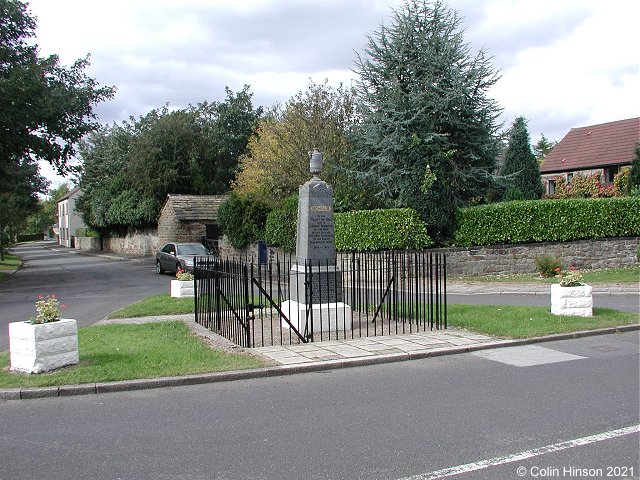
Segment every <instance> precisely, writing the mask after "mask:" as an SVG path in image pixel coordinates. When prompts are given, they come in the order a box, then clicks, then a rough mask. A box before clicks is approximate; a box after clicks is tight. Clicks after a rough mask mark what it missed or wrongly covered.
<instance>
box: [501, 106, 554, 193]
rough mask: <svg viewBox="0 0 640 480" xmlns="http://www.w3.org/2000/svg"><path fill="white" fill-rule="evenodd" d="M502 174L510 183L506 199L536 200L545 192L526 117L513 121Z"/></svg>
mask: <svg viewBox="0 0 640 480" xmlns="http://www.w3.org/2000/svg"><path fill="white" fill-rule="evenodd" d="M500 174H501V175H502V176H503V177H505V178H506V180H507V182H508V184H509V187H508V188H507V191H506V194H505V200H536V199H539V198H540V197H542V194H543V193H544V186H543V185H542V180H541V176H540V166H539V165H538V160H536V157H535V155H534V154H533V152H532V151H531V145H530V143H529V132H528V130H527V122H526V121H525V119H524V117H518V118H516V120H515V121H514V122H513V126H512V127H511V135H510V138H509V145H508V146H507V152H506V155H505V160H504V165H503V166H502V169H501V170H500Z"/></svg>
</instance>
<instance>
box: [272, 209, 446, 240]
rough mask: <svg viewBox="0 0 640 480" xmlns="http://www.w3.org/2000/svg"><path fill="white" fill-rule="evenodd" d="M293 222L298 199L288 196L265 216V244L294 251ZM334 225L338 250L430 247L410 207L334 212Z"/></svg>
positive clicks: (295, 221)
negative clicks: (283, 202) (282, 203)
mask: <svg viewBox="0 0 640 480" xmlns="http://www.w3.org/2000/svg"><path fill="white" fill-rule="evenodd" d="M297 219H298V199H297V197H290V198H288V199H287V200H286V202H285V204H284V205H283V206H282V207H280V208H276V209H274V210H273V211H272V212H271V213H270V214H269V216H268V218H267V225H266V228H265V230H266V235H265V239H266V241H267V243H268V244H269V245H274V246H279V247H281V248H282V249H283V250H285V251H288V252H292V251H294V250H295V248H296V223H297ZM334 222H335V238H336V249H337V250H339V251H365V250H368V251H375V250H403V249H409V250H414V249H421V248H426V247H429V246H431V245H432V244H433V241H432V240H431V238H430V237H429V235H428V234H427V229H426V227H425V225H424V223H423V222H422V220H421V219H420V216H419V215H418V213H417V212H416V211H415V210H412V209H410V208H398V209H385V210H361V211H355V212H346V213H336V214H335V215H334Z"/></svg>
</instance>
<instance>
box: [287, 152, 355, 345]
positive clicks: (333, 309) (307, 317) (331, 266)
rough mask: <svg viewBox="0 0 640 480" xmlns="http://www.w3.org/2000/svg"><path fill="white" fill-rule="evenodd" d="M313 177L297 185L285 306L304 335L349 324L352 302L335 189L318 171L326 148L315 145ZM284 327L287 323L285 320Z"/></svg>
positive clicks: (291, 320)
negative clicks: (341, 257)
mask: <svg viewBox="0 0 640 480" xmlns="http://www.w3.org/2000/svg"><path fill="white" fill-rule="evenodd" d="M310 171H311V175H313V177H312V178H311V180H309V181H308V182H306V183H305V184H304V185H302V186H301V187H300V189H299V199H298V230H297V236H296V259H295V264H293V265H292V267H291V271H290V272H289V300H287V301H285V302H283V303H282V306H281V310H282V313H284V314H285V315H286V316H287V318H288V319H289V321H290V322H291V325H293V326H294V327H295V328H296V329H297V330H298V331H299V332H300V333H303V334H304V335H313V333H314V332H320V331H323V332H324V331H336V330H342V329H345V328H346V329H350V328H351V319H352V312H351V307H350V306H349V305H347V304H345V303H344V302H343V299H342V274H341V272H340V271H339V269H338V267H337V265H336V242H335V235H334V223H333V189H332V188H331V186H330V185H328V184H327V183H326V182H324V181H322V180H321V179H320V177H319V175H320V173H321V171H322V154H321V153H320V152H319V151H318V150H317V149H314V151H313V153H312V154H311V160H310ZM282 327H283V328H288V324H287V322H286V321H285V320H284V319H283V320H282Z"/></svg>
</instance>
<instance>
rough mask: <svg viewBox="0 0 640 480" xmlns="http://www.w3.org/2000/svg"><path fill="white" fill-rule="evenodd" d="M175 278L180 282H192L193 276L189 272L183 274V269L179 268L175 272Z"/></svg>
mask: <svg viewBox="0 0 640 480" xmlns="http://www.w3.org/2000/svg"><path fill="white" fill-rule="evenodd" d="M176 278H177V279H178V280H180V281H181V282H190V281H191V280H193V274H192V273H190V272H185V271H184V270H183V269H181V268H179V269H178V271H177V272H176Z"/></svg>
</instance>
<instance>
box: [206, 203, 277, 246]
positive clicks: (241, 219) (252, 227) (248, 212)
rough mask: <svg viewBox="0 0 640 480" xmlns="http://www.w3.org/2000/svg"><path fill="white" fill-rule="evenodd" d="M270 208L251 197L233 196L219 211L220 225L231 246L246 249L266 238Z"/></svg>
mask: <svg viewBox="0 0 640 480" xmlns="http://www.w3.org/2000/svg"><path fill="white" fill-rule="evenodd" d="M268 213H269V208H268V207H267V206H266V205H265V204H264V203H262V202H261V201H260V200H256V199H255V198H253V197H251V196H247V197H240V196H238V195H236V194H231V195H230V196H229V197H228V198H227V199H226V200H225V202H224V203H223V204H222V205H220V209H219V210H218V225H220V228H221V229H222V231H223V232H224V233H225V235H226V236H227V238H228V239H229V242H230V243H231V245H233V246H234V247H235V248H244V247H246V246H247V245H249V244H250V243H252V242H255V241H256V240H259V239H261V238H263V237H264V227H265V223H266V220H267V215H268Z"/></svg>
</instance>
